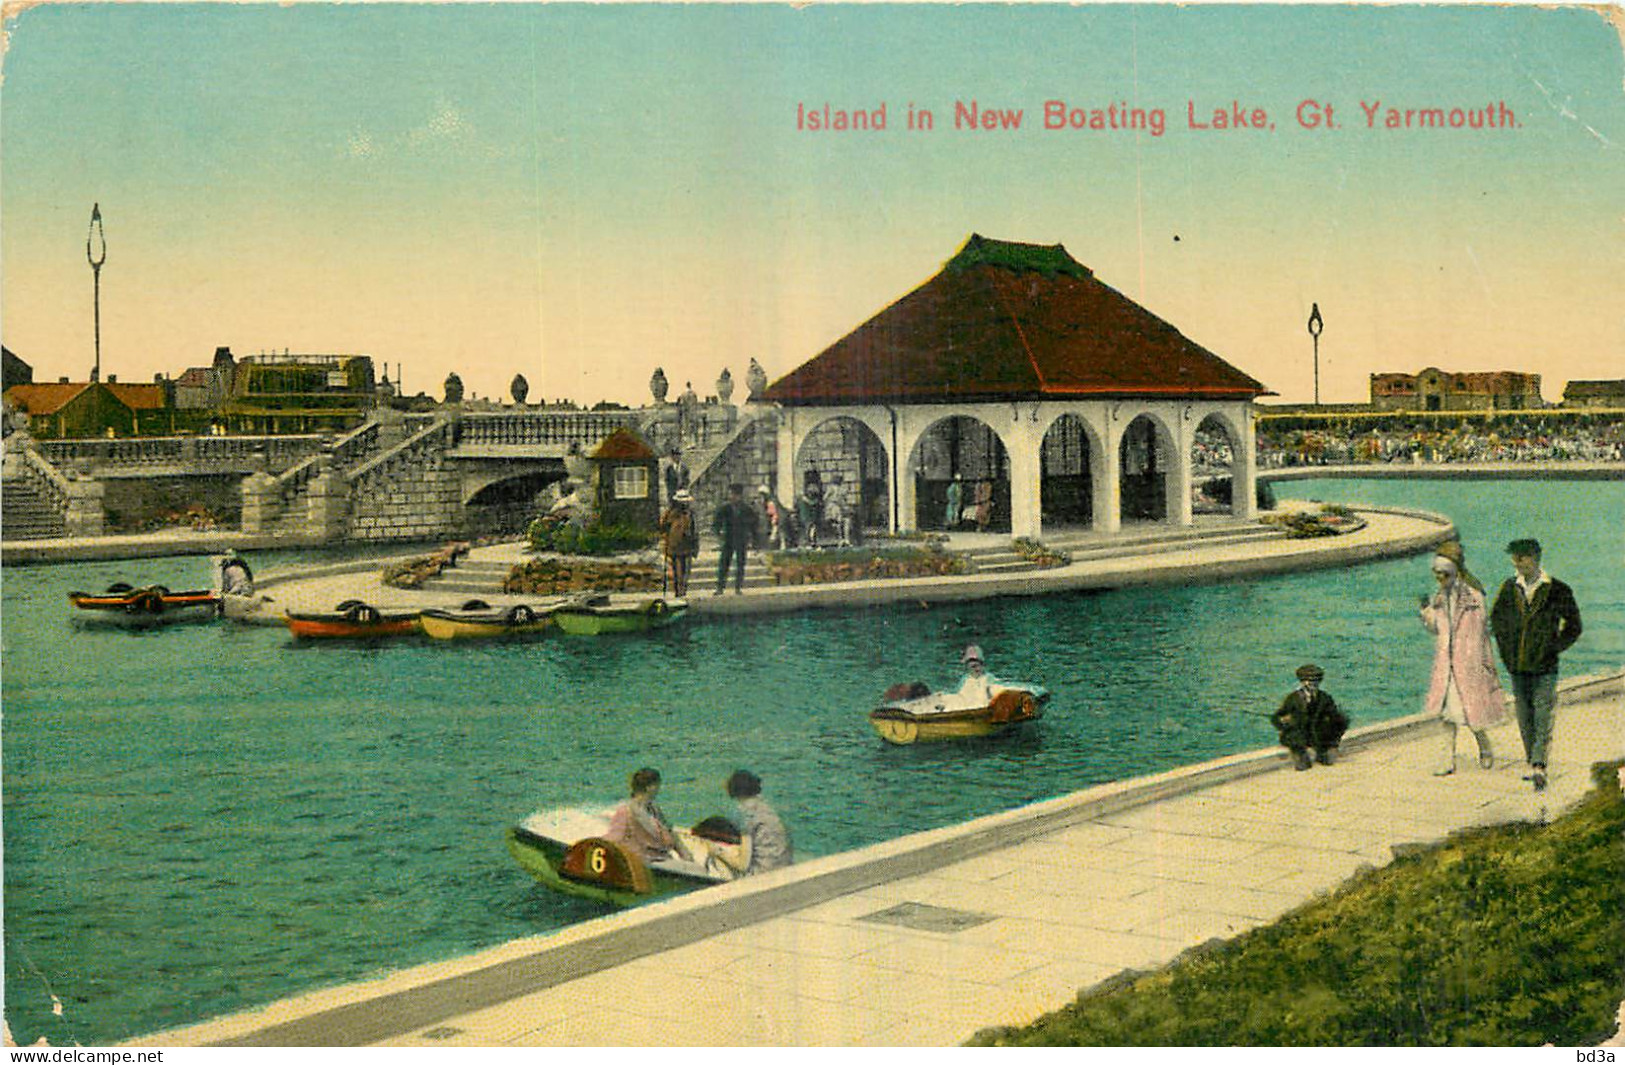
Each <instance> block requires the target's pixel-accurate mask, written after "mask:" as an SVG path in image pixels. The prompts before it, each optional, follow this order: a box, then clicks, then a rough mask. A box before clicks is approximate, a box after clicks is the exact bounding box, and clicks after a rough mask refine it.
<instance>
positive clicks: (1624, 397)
mask: <svg viewBox="0 0 1625 1065" xmlns="http://www.w3.org/2000/svg"><path fill="white" fill-rule="evenodd" d="M1563 406H1565V407H1605V408H1609V409H1612V410H1621V409H1625V381H1570V382H1569V383H1568V387H1566V388H1564V389H1563Z"/></svg>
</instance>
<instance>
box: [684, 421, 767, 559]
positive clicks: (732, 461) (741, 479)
mask: <svg viewBox="0 0 1625 1065" xmlns="http://www.w3.org/2000/svg"><path fill="white" fill-rule="evenodd" d="M778 433H779V417H778V413H777V412H776V411H772V410H764V411H761V412H760V413H759V416H758V417H757V418H756V419H755V420H754V421H752V422H751V423H750V424H749V425H747V426H746V427H745V428H744V429H743V430H741V431H740V433H739V435H738V436H737V437H735V438H734V440H733V442H732V443H730V444H729V445H728V446H727V448H725V449H724V450H723V452H722V454H721V455H719V456H718V457H717V459H716V461H715V462H713V463H712V464H711V465H710V466H709V467H708V468H707V469H706V470H704V471H703V472H702V473H701V474H700V475H699V476H698V477H696V478H695V481H694V483H693V484H692V485H691V486H690V489H689V490H690V491H692V492H693V493H694V513H695V514H696V515H697V516H698V517H699V520H700V530H701V532H702V533H703V532H708V531H709V530H710V528H711V516H712V515H713V514H715V513H716V510H717V508H718V507H720V506H721V505H722V504H723V503H724V502H725V501H726V500H727V498H728V486H729V485H730V484H740V485H744V486H745V496H746V498H748V499H750V500H751V501H752V502H755V501H756V499H757V495H756V489H757V488H758V487H759V486H761V485H764V484H765V485H767V487H768V488H769V489H770V490H771V491H772V492H773V493H774V495H775V496H777V497H778V498H779V499H780V500H781V501H782V502H788V500H787V499H786V498H785V493H786V492H788V487H787V486H786V487H785V488H781V487H780V485H779V475H778V474H779V470H778V467H779V452H778Z"/></svg>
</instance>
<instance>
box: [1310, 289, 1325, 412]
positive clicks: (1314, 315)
mask: <svg viewBox="0 0 1625 1065" xmlns="http://www.w3.org/2000/svg"><path fill="white" fill-rule="evenodd" d="M1324 328H1326V323H1325V322H1324V321H1322V320H1321V317H1320V304H1318V303H1311V304H1310V305H1309V335H1310V336H1311V337H1312V338H1313V339H1314V343H1315V406H1317V407H1318V406H1320V331H1321V330H1322V329H1324Z"/></svg>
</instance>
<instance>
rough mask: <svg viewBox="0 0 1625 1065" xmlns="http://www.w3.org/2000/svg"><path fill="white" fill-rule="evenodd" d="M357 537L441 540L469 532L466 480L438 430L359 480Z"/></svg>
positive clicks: (352, 519) (353, 527)
mask: <svg viewBox="0 0 1625 1065" xmlns="http://www.w3.org/2000/svg"><path fill="white" fill-rule="evenodd" d="M349 505H350V513H349V520H348V522H347V527H348V529H349V536H350V538H351V539H353V540H368V541H377V540H440V539H453V538H459V537H462V536H464V535H465V534H466V521H465V516H464V509H463V498H462V479H461V476H460V475H459V474H458V472H457V471H456V470H455V469H453V468H452V460H451V459H448V458H447V457H446V454H445V450H444V444H443V442H442V441H441V439H440V437H439V435H438V434H430V435H429V436H428V437H427V438H425V439H422V440H420V442H419V443H417V444H415V445H413V446H411V447H408V448H406V449H405V450H402V451H398V452H395V453H394V454H392V455H390V456H389V458H388V459H387V460H386V461H384V462H381V463H379V464H377V465H374V466H372V467H370V468H367V469H366V470H365V472H363V473H362V474H360V475H359V476H357V477H356V478H355V479H354V482H353V485H352V489H351V491H350V498H349Z"/></svg>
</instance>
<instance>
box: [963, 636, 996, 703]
mask: <svg viewBox="0 0 1625 1065" xmlns="http://www.w3.org/2000/svg"><path fill="white" fill-rule="evenodd" d="M960 661H962V662H964V663H965V679H964V680H962V681H960V683H959V697H960V698H961V699H963V700H965V701H966V702H967V703H974V704H975V705H977V706H986V705H987V704H988V703H991V702H992V701H993V689H994V688H996V687H998V686H999V679H998V678H997V677H995V676H993V674H991V673H989V672H988V671H987V665H986V663H985V662H983V661H982V649H981V648H980V647H979V646H977V645H976V644H974V643H973V644H971V645H970V646H969V647H967V648H965V653H964V655H962V656H961V658H960Z"/></svg>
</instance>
